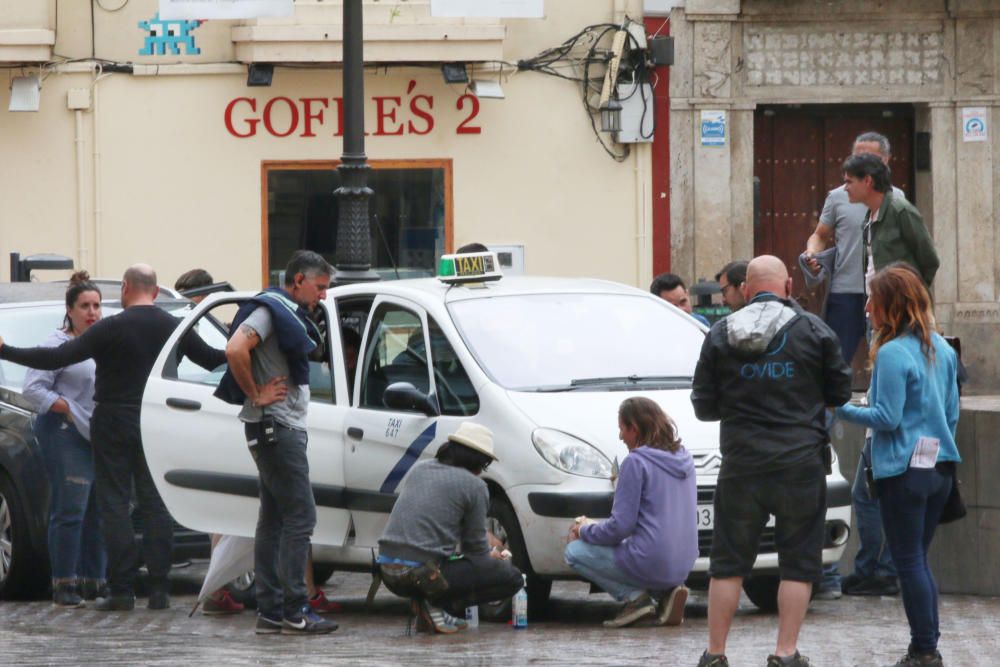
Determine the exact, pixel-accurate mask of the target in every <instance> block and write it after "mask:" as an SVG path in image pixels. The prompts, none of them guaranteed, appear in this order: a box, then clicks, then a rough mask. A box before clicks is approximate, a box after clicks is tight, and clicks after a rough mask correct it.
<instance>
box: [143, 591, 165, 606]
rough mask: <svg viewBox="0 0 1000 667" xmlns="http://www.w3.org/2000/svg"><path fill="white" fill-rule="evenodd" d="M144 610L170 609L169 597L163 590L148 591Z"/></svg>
mask: <svg viewBox="0 0 1000 667" xmlns="http://www.w3.org/2000/svg"><path fill="white" fill-rule="evenodd" d="M146 608H147V609H153V610H160V609H170V596H169V595H167V592H166V591H164V590H159V589H154V590H151V591H149V600H147V601H146Z"/></svg>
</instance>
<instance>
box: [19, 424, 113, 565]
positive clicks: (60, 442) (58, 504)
mask: <svg viewBox="0 0 1000 667" xmlns="http://www.w3.org/2000/svg"><path fill="white" fill-rule="evenodd" d="M35 436H36V437H37V438H38V442H39V444H40V445H41V448H42V456H43V457H44V459H45V469H46V471H47V472H48V477H49V487H50V489H51V499H50V503H49V531H48V539H49V562H50V565H51V568H52V578H53V579H61V580H65V579H77V578H85V579H104V573H105V569H106V567H107V559H106V557H105V555H104V541H103V540H102V539H101V525H100V522H99V521H98V516H97V496H96V491H95V487H94V453H93V450H91V447H90V443H89V442H88V441H87V439H86V438H84V437H83V436H82V435H80V432H79V431H77V430H76V427H74V426H73V425H72V424H71V423H69V422H68V421H67V420H66V418H65V417H64V416H63V415H59V414H55V413H52V412H49V413H47V414H44V415H41V416H40V417H39V418H38V420H37V421H36V422H35Z"/></svg>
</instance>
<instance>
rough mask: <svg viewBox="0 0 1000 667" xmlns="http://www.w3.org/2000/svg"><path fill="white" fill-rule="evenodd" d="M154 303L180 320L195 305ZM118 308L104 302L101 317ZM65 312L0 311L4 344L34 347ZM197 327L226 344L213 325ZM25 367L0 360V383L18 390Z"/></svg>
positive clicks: (52, 307)
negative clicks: (202, 327)
mask: <svg viewBox="0 0 1000 667" xmlns="http://www.w3.org/2000/svg"><path fill="white" fill-rule="evenodd" d="M157 305H158V306H160V307H161V308H163V309H164V310H165V311H167V312H168V313H170V314H171V315H173V316H174V317H176V318H177V319H180V318H182V317H184V316H185V315H187V314H188V312H189V311H190V310H191V308H192V307H193V306H194V304H192V303H191V302H190V301H186V300H181V299H177V300H169V301H164V302H163V303H160V302H157ZM120 311H121V304H120V303H118V302H117V301H111V302H109V301H105V302H103V303H102V304H101V315H102V317H110V316H112V315H114V314H115V313H118V312H120ZM65 315H66V307H65V306H64V305H62V304H61V303H53V304H44V305H25V306H24V307H23V308H10V309H3V310H0V336H3V341H4V344H5V345H7V344H9V345H13V346H15V347H36V346H38V345H41V344H42V343H44V342H45V341H46V340H47V339H48V337H49V336H51V335H52V334H53V333H54V332H55V330H56V329H59V328H61V327H62V324H63V317H65ZM205 329H206V331H205V332H202V331H201V330H199V334H201V335H202V337H203V338H206V339H211V340H207V341H206V342H208V343H209V344H210V345H211V344H213V343H216V344H217V343H218V341H219V340H221V341H222V343H221V344H222V346H225V335H224V334H223V333H222V332H221V331H219V330H216V329H215V328H212V330H211V331H209V330H208V328H207V327H206V328H205ZM28 370H29V369H28V368H26V367H25V366H21V365H20V364H15V363H12V362H10V361H0V386H4V387H10V388H11V389H21V388H22V387H23V386H24V376H25V374H26V373H27V372H28Z"/></svg>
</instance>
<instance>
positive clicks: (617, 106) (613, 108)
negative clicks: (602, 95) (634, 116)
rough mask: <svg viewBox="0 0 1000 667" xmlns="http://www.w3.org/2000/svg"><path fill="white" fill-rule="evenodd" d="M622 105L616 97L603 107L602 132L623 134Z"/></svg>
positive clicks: (609, 99)
mask: <svg viewBox="0 0 1000 667" xmlns="http://www.w3.org/2000/svg"><path fill="white" fill-rule="evenodd" d="M621 129H622V105H621V102H619V101H618V100H616V99H615V98H614V97H611V98H608V101H607V102H606V103H605V104H604V105H602V106H601V132H621Z"/></svg>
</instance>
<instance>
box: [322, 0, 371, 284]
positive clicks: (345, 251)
mask: <svg viewBox="0 0 1000 667" xmlns="http://www.w3.org/2000/svg"><path fill="white" fill-rule="evenodd" d="M343 21H344V39H343V45H344V88H343V99H344V148H343V153H342V154H341V157H340V166H339V167H337V172H338V174H339V175H340V187H339V188H337V190H336V191H335V192H334V195H335V196H336V197H337V204H338V205H337V210H338V212H339V222H338V225H337V251H336V256H335V258H334V264H335V266H336V274H335V275H334V276H333V282H334V284H338V285H343V284H348V283H357V282H370V281H374V280H378V279H379V275H378V274H377V273H375V272H374V271H372V270H371V233H370V230H369V220H368V202H369V200H370V199H371V197H372V194H373V192H372V189H371V188H369V187H368V170H369V169H370V167H369V166H368V158H367V157H366V156H365V79H364V20H363V15H362V6H361V0H344V19H343Z"/></svg>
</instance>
